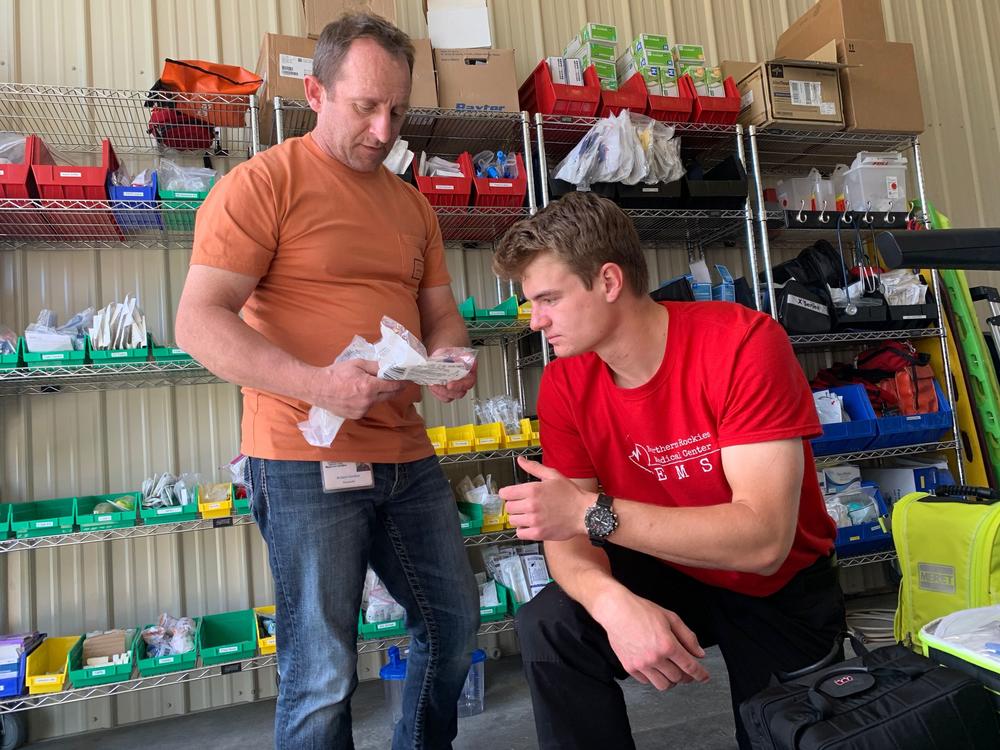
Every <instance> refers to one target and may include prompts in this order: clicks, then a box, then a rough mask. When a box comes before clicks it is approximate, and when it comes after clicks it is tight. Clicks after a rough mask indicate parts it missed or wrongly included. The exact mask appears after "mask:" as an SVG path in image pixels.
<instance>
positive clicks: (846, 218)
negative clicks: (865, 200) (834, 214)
mask: <svg viewBox="0 0 1000 750" xmlns="http://www.w3.org/2000/svg"><path fill="white" fill-rule="evenodd" d="M849 213H851V202H850V201H849V200H845V201H844V215H843V216H841V217H840V220H841V222H843V223H844V224H850V223H851V222H852V221H853V220H854V217H853V216H848V214H849Z"/></svg>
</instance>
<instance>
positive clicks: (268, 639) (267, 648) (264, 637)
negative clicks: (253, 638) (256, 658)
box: [253, 604, 278, 656]
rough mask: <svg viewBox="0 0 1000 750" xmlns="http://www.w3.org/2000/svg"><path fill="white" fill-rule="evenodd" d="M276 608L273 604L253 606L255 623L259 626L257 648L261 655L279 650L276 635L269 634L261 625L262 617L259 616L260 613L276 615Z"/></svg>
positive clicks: (269, 615) (270, 615)
mask: <svg viewBox="0 0 1000 750" xmlns="http://www.w3.org/2000/svg"><path fill="white" fill-rule="evenodd" d="M274 610H275V607H274V605H273V604H268V605H266V606H263V607H254V608H253V614H254V618H253V619H254V625H255V627H256V628H257V649H258V650H259V651H260V654H261V656H266V655H267V654H273V653H275V652H276V651H277V650H278V646H277V639H276V636H273V635H269V634H268V632H267V631H266V630H264V629H263V628H262V627H261V624H260V618H259V617H258V615H267V616H268V617H274Z"/></svg>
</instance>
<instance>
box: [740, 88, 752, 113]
mask: <svg viewBox="0 0 1000 750" xmlns="http://www.w3.org/2000/svg"><path fill="white" fill-rule="evenodd" d="M751 104H753V89H748V90H747V92H746V93H745V94H743V96H741V97H740V109H741V110H744V109H746V108H747V107H749V106H750V105H751Z"/></svg>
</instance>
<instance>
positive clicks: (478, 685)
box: [458, 648, 486, 719]
mask: <svg viewBox="0 0 1000 750" xmlns="http://www.w3.org/2000/svg"><path fill="white" fill-rule="evenodd" d="M485 667H486V652H485V651H483V650H482V649H481V648H477V649H476V650H475V651H473V652H472V665H471V666H470V667H469V674H468V676H467V677H466V678H465V684H464V685H463V686H462V692H461V694H460V695H459V696H458V718H460V719H464V718H465V717H466V716H475V715H476V714H481V713H482V712H483V706H484V701H485V698H486V680H485V674H484V670H485Z"/></svg>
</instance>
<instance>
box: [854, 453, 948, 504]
mask: <svg viewBox="0 0 1000 750" xmlns="http://www.w3.org/2000/svg"><path fill="white" fill-rule="evenodd" d="M898 463H900V464H902V465H901V466H894V467H886V468H881V467H879V468H868V467H865V468H864V470H863V471H862V472H861V476H862V477H863V478H864V479H865V480H866V481H869V482H875V483H876V484H877V485H878V488H879V491H880V492H881V493H882V497H883V499H885V501H886V503H887V504H889V505H892V504H893V503H895V502H897V501H898V500H899V499H900V498H901V497H903V496H904V495H909V494H910V493H911V492H934V488H935V487H937V486H938V485H939V484H954V483H955V480H954V477H952V475H951V472H950V471H949V469H948V464H947V462H946V461H917V460H913V461H908V460H900V461H898Z"/></svg>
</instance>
